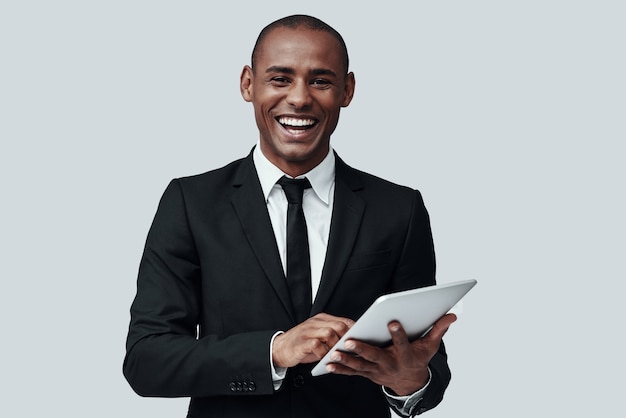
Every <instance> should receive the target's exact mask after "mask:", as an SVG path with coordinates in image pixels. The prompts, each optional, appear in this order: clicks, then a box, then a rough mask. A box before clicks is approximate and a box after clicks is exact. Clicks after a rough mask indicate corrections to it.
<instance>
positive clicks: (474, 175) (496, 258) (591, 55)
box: [0, 0, 626, 418]
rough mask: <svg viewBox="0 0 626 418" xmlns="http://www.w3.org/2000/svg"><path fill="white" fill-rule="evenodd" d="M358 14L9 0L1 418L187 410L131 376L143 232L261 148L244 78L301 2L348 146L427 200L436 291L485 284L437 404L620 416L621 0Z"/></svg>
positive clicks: (2, 175) (1, 224) (339, 8)
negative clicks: (181, 190) (164, 210)
mask: <svg viewBox="0 0 626 418" xmlns="http://www.w3.org/2000/svg"><path fill="white" fill-rule="evenodd" d="M363 3H364V2H353V3H348V2H339V1H336V0H334V1H318V2H315V4H311V5H304V6H298V7H296V6H293V5H289V4H285V2H278V1H266V2H252V1H248V2H231V3H228V5H225V4H221V5H220V6H215V5H213V4H212V3H210V2H208V1H205V2H201V1H177V2H174V1H167V2H166V1H133V0H130V1H129V0H126V1H111V0H110V1H106V2H105V1H100V2H95V1H49V2H48V1H12V2H11V1H3V2H2V3H1V5H0V48H1V50H0V60H1V65H0V139H1V152H0V191H1V193H2V198H1V201H2V204H1V205H0V211H1V212H0V245H1V247H0V257H1V258H2V260H1V263H0V277H1V282H0V286H1V288H0V318H1V321H2V323H1V326H2V328H1V329H2V335H3V337H2V343H1V344H0V350H1V355H0V384H1V388H0V393H2V402H0V415H1V416H11V417H31V416H57V415H58V416H66V417H79V416H90V417H111V416H116V417H126V416H129V417H130V416H146V417H147V416H150V417H155V418H156V417H182V416H184V415H185V410H186V404H187V400H185V399H176V400H169V399H143V398H140V397H138V396H137V395H135V394H134V393H133V392H132V390H131V389H130V387H129V386H128V385H127V384H126V382H125V381H124V380H123V377H122V374H121V363H122V358H123V354H124V339H125V334H126V328H127V324H128V319H129V317H128V308H129V305H130V303H131V300H132V298H133V295H134V291H135V279H136V272H137V267H138V262H139V258H140V256H141V252H142V249H143V244H144V240H145V236H146V233H147V230H148V228H149V225H150V222H151V220H152V217H153V215H154V212H155V210H156V206H157V203H158V200H159V198H160V196H161V193H162V192H163V190H164V188H165V186H166V184H167V182H168V181H169V180H170V179H171V178H173V177H177V176H183V175H188V174H195V173H199V172H203V171H206V170H208V169H211V168H216V167H219V166H222V165H224V164H226V163H228V162H230V161H231V160H233V159H235V158H239V157H241V156H244V155H245V154H246V153H247V152H248V151H249V149H250V148H251V146H252V145H253V144H254V143H255V141H256V138H257V132H256V127H255V125H254V121H253V115H252V107H251V106H250V105H249V104H247V103H245V102H244V101H243V100H242V99H241V97H240V95H239V87H238V77H239V73H240V71H241V68H242V66H243V65H244V64H246V63H248V62H249V54H250V51H251V49H252V46H253V43H254V40H255V38H256V35H257V34H258V32H259V30H260V29H261V28H262V27H263V26H264V25H265V24H267V23H269V22H270V21H272V20H274V19H276V18H279V17H282V16H285V15H287V14H291V13H296V12H300V13H308V14H313V15H315V16H318V17H320V18H322V19H324V20H326V21H327V22H328V23H330V24H331V25H333V26H335V27H336V28H337V29H338V30H339V31H340V32H341V33H342V34H343V35H344V37H345V39H346V42H347V44H348V47H349V51H350V55H351V61H352V69H353V70H354V72H355V74H356V78H357V90H356V96H355V99H354V101H353V103H352V105H351V106H350V107H349V108H347V109H345V111H344V112H343V114H342V120H341V122H340V126H339V128H338V129H337V131H336V133H335V135H334V137H333V143H334V146H335V149H336V150H337V151H338V152H339V153H340V154H341V156H342V157H343V158H344V159H345V160H346V161H347V162H348V163H349V164H351V165H353V166H355V167H358V168H361V169H364V170H366V171H370V172H373V173H375V174H377V175H379V176H381V177H384V178H387V179H390V180H393V181H396V182H399V183H402V184H406V185H410V186H412V187H415V188H419V189H420V190H421V191H422V192H423V195H424V198H425V201H426V204H427V206H428V208H429V210H430V213H431V217H432V226H433V231H434V236H435V245H436V249H437V255H438V279H439V281H440V282H450V281H455V280H461V279H467V278H476V279H478V280H479V284H478V286H477V287H476V288H475V289H474V290H473V291H472V292H471V293H470V294H469V295H468V297H467V299H466V300H465V304H464V312H463V314H462V316H461V317H460V319H459V321H458V322H457V323H456V324H455V325H454V327H453V328H452V329H451V330H450V332H449V333H448V335H447V336H446V341H447V344H448V350H449V353H450V364H451V367H452V369H453V373H454V376H453V381H452V383H451V386H450V388H449V390H448V392H447V395H446V399H445V400H444V402H443V404H442V405H440V407H438V408H437V409H436V410H434V411H432V412H430V413H429V414H428V415H429V416H430V417H433V418H435V417H451V416H463V415H464V414H467V415H469V416H482V417H503V416H506V417H526V416H530V415H534V416H546V417H547V416H574V415H575V416H587V417H616V416H621V414H620V413H619V412H617V411H619V410H620V409H621V402H619V401H620V399H619V396H623V395H622V393H621V392H622V391H623V390H621V389H623V387H624V385H623V378H624V374H625V373H626V368H625V364H624V360H623V353H624V352H625V351H626V347H625V344H624V342H623V338H621V335H623V327H624V325H623V322H624V321H623V319H624V314H623V309H622V307H621V304H622V303H623V299H624V298H623V295H622V293H621V292H622V289H623V287H624V285H623V281H624V279H625V278H626V274H625V268H624V254H625V250H626V245H625V238H624V237H625V234H626V225H625V222H624V219H623V214H624V213H626V203H625V198H624V180H625V179H626V172H625V169H624V146H623V142H624V140H625V139H626V127H625V122H624V120H625V118H624V116H625V110H626V102H625V100H626V99H625V97H626V83H625V80H624V74H626V60H625V55H624V49H625V48H624V41H625V40H626V28H625V25H624V21H625V17H626V13H625V12H626V7H625V6H624V3H623V2H621V1H602V0H596V1H576V0H569V1H556V0H542V1H532V0H526V1H416V2H408V1H406V2H400V1H389V0H387V1H385V2H380V3H377V4H376V5H364V4H363Z"/></svg>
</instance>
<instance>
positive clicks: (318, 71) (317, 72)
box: [265, 65, 337, 77]
mask: <svg viewBox="0 0 626 418" xmlns="http://www.w3.org/2000/svg"><path fill="white" fill-rule="evenodd" d="M265 73H266V74H268V73H284V74H295V73H296V71H295V70H294V69H293V68H291V67H281V66H279V65H273V66H271V67H268V68H267V69H266V70H265ZM309 74H311V75H330V76H333V77H337V74H335V72H334V71H332V70H329V69H326V68H314V69H312V70H310V71H309Z"/></svg>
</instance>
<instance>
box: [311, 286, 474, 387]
mask: <svg viewBox="0 0 626 418" xmlns="http://www.w3.org/2000/svg"><path fill="white" fill-rule="evenodd" d="M475 285H476V280H463V281H459V282H453V283H445V284H440V285H434V286H428V287H422V288H419V289H412V290H406V291H404V292H397V293H390V294H388V295H383V296H381V297H379V298H378V299H376V301H374V303H373V304H372V305H371V306H370V307H369V308H368V309H367V311H365V313H364V314H363V315H361V317H360V318H359V319H358V320H357V321H356V323H355V324H354V325H353V326H352V328H350V329H349V330H348V332H346V333H345V334H344V336H343V337H341V339H340V340H339V341H337V344H335V345H334V346H333V347H332V348H331V349H330V351H329V352H328V353H326V355H325V356H324V357H323V358H322V359H321V360H320V362H319V363H318V364H317V365H315V367H314V368H313V370H311V374H312V375H313V376H319V375H323V374H326V373H328V371H327V370H326V365H327V364H328V363H330V362H332V361H331V359H330V356H331V354H332V353H333V352H335V351H336V350H340V351H348V350H345V348H344V342H345V341H346V340H348V339H354V340H360V341H364V342H367V343H369V344H373V345H378V346H384V345H386V344H389V343H390V342H391V336H390V335H389V329H388V328H387V325H388V324H389V323H390V322H391V321H394V320H397V321H399V322H400V323H401V324H402V326H403V327H404V330H405V331H406V333H407V335H408V336H409V339H411V340H414V339H416V338H419V337H421V336H423V335H425V334H426V333H427V332H428V331H429V330H430V328H431V327H432V325H433V324H434V323H435V322H437V320H438V319H439V318H441V317H442V316H444V315H445V314H446V313H448V312H449V311H450V309H452V307H453V306H454V305H456V304H457V303H458V302H459V301H460V300H461V298H463V296H465V295H466V294H467V292H469V291H470V290H471V289H472V288H473V287H474V286H475Z"/></svg>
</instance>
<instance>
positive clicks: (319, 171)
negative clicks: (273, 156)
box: [252, 142, 335, 205]
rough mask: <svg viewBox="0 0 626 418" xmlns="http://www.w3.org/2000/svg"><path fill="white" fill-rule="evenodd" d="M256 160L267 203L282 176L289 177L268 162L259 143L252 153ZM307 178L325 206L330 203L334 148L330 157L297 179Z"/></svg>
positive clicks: (330, 148) (330, 150) (330, 151)
mask: <svg viewBox="0 0 626 418" xmlns="http://www.w3.org/2000/svg"><path fill="white" fill-rule="evenodd" d="M252 158H253V160H254V166H255V168H256V171H257V175H258V176H259V181H260V182H261V189H262V190H263V196H264V197H265V201H266V202H267V200H268V199H269V196H270V193H271V191H272V188H273V187H274V186H275V185H276V182H277V181H278V179H280V178H281V177H282V176H287V177H289V176H288V175H287V174H285V173H283V172H282V171H281V170H280V169H279V168H278V167H276V166H275V165H274V164H272V163H271V162H270V160H268V159H267V158H266V157H265V155H263V153H262V152H261V146H260V144H259V143H258V142H257V144H256V147H254V151H253V153H252ZM303 177H306V178H307V179H309V182H310V183H311V188H312V189H313V191H314V192H315V194H316V195H317V197H319V198H320V200H321V201H322V202H324V203H325V204H327V205H328V204H329V202H330V192H331V190H332V186H333V184H334V182H335V153H334V152H333V149H332V147H329V151H328V155H326V157H325V158H324V159H323V160H322V162H321V163H319V164H318V165H317V166H315V167H313V169H312V170H311V171H309V172H308V173H304V174H302V175H301V176H298V177H297V178H303Z"/></svg>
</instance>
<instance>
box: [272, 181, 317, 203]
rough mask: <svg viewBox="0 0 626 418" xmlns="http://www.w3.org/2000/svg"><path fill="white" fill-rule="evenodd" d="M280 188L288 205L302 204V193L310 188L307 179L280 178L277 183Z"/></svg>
mask: <svg viewBox="0 0 626 418" xmlns="http://www.w3.org/2000/svg"><path fill="white" fill-rule="evenodd" d="M277 183H278V184H280V187H282V188H283V190H284V191H285V196H287V201H288V202H289V203H296V204H302V193H303V192H304V189H308V188H309V187H311V183H309V179H307V178H303V179H290V178H289V177H285V176H283V177H281V178H280V179H279V180H278V181H277Z"/></svg>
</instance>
